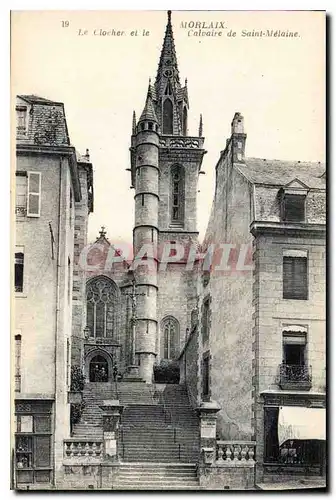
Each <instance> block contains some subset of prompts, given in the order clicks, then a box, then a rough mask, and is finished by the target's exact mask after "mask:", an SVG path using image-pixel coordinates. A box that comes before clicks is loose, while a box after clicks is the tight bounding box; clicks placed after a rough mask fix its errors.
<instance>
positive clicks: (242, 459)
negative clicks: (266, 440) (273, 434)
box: [216, 441, 256, 465]
mask: <svg viewBox="0 0 336 500" xmlns="http://www.w3.org/2000/svg"><path fill="white" fill-rule="evenodd" d="M255 445H256V443H255V441H217V446H216V465H217V464H227V465H233V464H239V463H240V464H242V465H243V464H254V463H255V461H254V456H255Z"/></svg>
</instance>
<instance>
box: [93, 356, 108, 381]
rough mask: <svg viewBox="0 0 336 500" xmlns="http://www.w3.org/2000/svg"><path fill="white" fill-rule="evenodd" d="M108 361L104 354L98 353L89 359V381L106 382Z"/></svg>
mask: <svg viewBox="0 0 336 500" xmlns="http://www.w3.org/2000/svg"><path fill="white" fill-rule="evenodd" d="M108 371H109V368H108V362H107V360H106V358H105V356H102V355H101V354H98V355H97V356H94V357H93V358H92V359H91V361H90V366H89V375H90V382H107V381H108V377H109V373H108Z"/></svg>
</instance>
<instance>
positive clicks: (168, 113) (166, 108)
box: [162, 99, 173, 134]
mask: <svg viewBox="0 0 336 500" xmlns="http://www.w3.org/2000/svg"><path fill="white" fill-rule="evenodd" d="M162 128H163V133H164V134H172V133H173V103H172V102H171V100H170V99H165V101H164V103H163V127H162Z"/></svg>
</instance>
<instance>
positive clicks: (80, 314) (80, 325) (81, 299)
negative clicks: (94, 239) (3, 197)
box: [71, 165, 89, 366]
mask: <svg viewBox="0 0 336 500" xmlns="http://www.w3.org/2000/svg"><path fill="white" fill-rule="evenodd" d="M78 174H79V180H80V185H81V191H82V199H81V201H79V202H75V203H74V205H75V221H74V235H75V243H74V271H73V289H72V294H73V296H72V346H71V363H72V364H73V365H79V366H80V365H81V364H82V361H83V345H82V339H83V330H84V328H85V303H86V301H85V281H86V279H85V269H83V266H82V265H81V264H80V262H79V259H80V255H81V252H82V251H83V249H85V247H86V245H87V231H88V217H89V214H88V192H87V176H88V173H87V171H86V169H85V168H84V167H83V166H80V165H79V166H78Z"/></svg>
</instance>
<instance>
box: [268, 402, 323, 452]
mask: <svg viewBox="0 0 336 500" xmlns="http://www.w3.org/2000/svg"><path fill="white" fill-rule="evenodd" d="M278 437H279V446H281V445H282V444H283V443H284V442H285V441H287V439H320V440H325V439H326V413H325V409H324V408H302V407H298V406H281V407H280V408H279V419H278Z"/></svg>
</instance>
